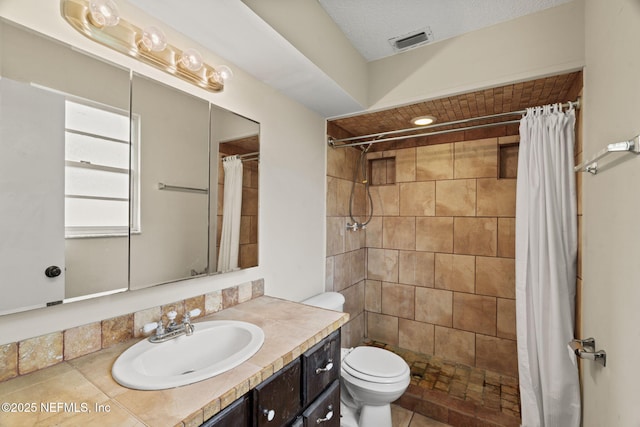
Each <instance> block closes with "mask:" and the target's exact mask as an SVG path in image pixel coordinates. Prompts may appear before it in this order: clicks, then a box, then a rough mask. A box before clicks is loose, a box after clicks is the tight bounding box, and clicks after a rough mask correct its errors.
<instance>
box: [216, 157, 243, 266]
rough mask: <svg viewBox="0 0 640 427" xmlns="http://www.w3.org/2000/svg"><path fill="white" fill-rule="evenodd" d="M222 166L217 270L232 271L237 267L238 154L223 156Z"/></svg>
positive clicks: (239, 179) (238, 231)
mask: <svg viewBox="0 0 640 427" xmlns="http://www.w3.org/2000/svg"><path fill="white" fill-rule="evenodd" d="M222 166H223V168H224V196H223V202H222V232H221V235H220V252H219V254H218V272H225V271H232V270H234V269H237V268H238V252H239V251H240V214H241V209H242V160H240V158H239V157H238V156H232V157H225V158H224V160H223V161H222Z"/></svg>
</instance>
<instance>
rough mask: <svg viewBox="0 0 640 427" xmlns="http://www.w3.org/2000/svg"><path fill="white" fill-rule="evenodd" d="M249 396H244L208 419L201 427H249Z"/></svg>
mask: <svg viewBox="0 0 640 427" xmlns="http://www.w3.org/2000/svg"><path fill="white" fill-rule="evenodd" d="M249 402H250V400H249V396H248V395H244V396H242V397H241V398H240V399H238V400H236V401H235V402H233V403H232V404H231V405H229V406H227V407H226V408H224V409H223V410H222V411H221V412H219V413H217V414H216V415H214V416H213V417H211V418H209V419H208V420H207V421H205V422H204V424H202V426H201V427H249V426H250V423H249V421H250V420H251V406H250V404H249Z"/></svg>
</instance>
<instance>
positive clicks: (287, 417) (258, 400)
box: [253, 359, 302, 427]
mask: <svg viewBox="0 0 640 427" xmlns="http://www.w3.org/2000/svg"><path fill="white" fill-rule="evenodd" d="M300 366H301V363H300V359H296V360H294V361H293V362H291V363H289V364H288V365H287V366H285V367H284V368H283V369H282V370H281V371H279V372H276V373H275V374H274V375H273V376H272V377H271V378H269V379H268V380H267V381H265V382H263V383H262V384H260V385H258V386H257V387H256V388H255V389H253V401H254V411H255V412H254V420H255V421H254V425H255V426H258V427H262V426H268V427H274V426H283V425H286V424H287V423H289V422H290V421H291V420H292V419H293V418H294V417H295V416H296V415H297V414H298V413H299V412H300V410H301V409H302V404H301V394H300V383H301V378H300V372H301V367H300Z"/></svg>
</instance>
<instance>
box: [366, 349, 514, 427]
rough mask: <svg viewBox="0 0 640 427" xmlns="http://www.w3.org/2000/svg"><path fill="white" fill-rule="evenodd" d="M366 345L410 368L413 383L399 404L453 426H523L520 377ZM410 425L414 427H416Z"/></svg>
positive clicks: (397, 403) (433, 357) (401, 350)
mask: <svg viewBox="0 0 640 427" xmlns="http://www.w3.org/2000/svg"><path fill="white" fill-rule="evenodd" d="M365 345H373V346H376V347H381V348H384V349H387V350H389V351H392V352H394V353H396V354H398V355H399V356H401V357H402V358H403V359H404V360H405V361H406V362H407V363H408V364H409V366H410V367H411V383H410V384H409V387H408V388H407V391H406V392H405V393H404V395H403V396H402V397H401V398H400V399H398V400H397V401H396V402H395V404H396V405H398V406H400V407H402V408H405V409H406V410H408V411H411V412H414V413H415V414H419V415H422V416H424V417H428V418H431V419H433V420H435V421H439V422H442V423H446V424H450V425H452V426H465V427H466V426H474V427H475V426H478V427H512V426H513V427H517V426H519V425H520V393H519V389H518V379H517V378H513V377H509V376H506V375H500V374H497V373H494V372H490V371H486V370H484V369H479V368H473V367H469V366H465V365H462V364H460V363H455V362H450V361H446V360H443V359H441V358H439V357H435V356H428V355H424V354H418V353H414V352H411V351H408V350H404V349H400V348H398V347H394V346H391V345H388V344H384V343H381V342H377V341H371V342H366V343H365ZM414 416H415V415H414ZM423 421H424V420H422V421H420V424H417V425H418V426H422V425H430V424H422V422H423ZM434 425H442V424H434ZM409 426H411V427H413V424H409ZM394 427H395V426H394Z"/></svg>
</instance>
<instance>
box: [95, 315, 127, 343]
mask: <svg viewBox="0 0 640 427" xmlns="http://www.w3.org/2000/svg"><path fill="white" fill-rule="evenodd" d="M130 338H133V314H127V315H124V316H118V317H113V318H111V319H106V320H103V321H102V348H107V347H111V346H112V345H114V344H118V343H121V342H124V341H126V340H128V339H130Z"/></svg>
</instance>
